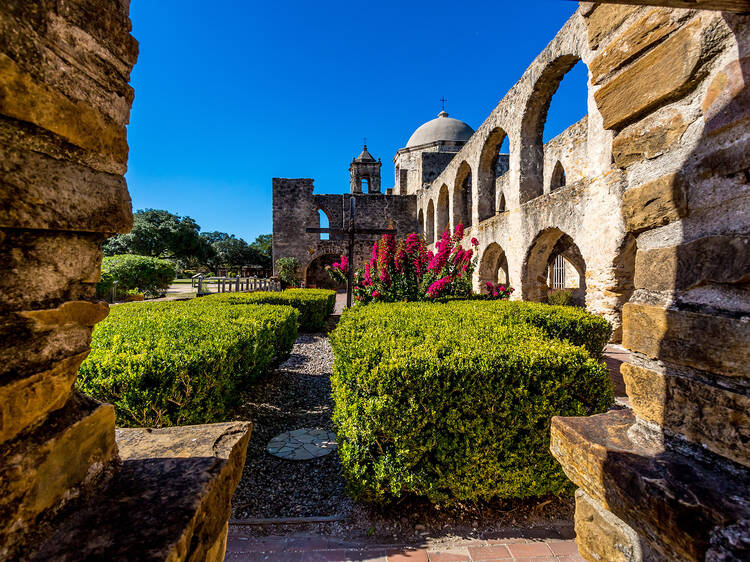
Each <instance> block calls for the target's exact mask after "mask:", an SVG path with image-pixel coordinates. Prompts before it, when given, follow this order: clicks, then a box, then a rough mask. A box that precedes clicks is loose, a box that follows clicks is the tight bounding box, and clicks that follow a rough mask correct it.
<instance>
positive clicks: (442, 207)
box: [435, 184, 451, 238]
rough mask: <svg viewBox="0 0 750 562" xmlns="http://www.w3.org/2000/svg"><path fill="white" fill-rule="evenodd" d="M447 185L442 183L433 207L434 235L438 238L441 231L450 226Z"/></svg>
mask: <svg viewBox="0 0 750 562" xmlns="http://www.w3.org/2000/svg"><path fill="white" fill-rule="evenodd" d="M448 199H449V197H448V186H447V185H445V184H443V185H442V186H441V187H440V191H438V199H437V207H435V237H436V238H440V236H442V234H443V231H444V230H445V229H447V228H450V227H451V224H450V220H451V219H450V204H449V202H448Z"/></svg>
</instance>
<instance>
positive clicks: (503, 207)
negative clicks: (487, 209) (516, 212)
mask: <svg viewBox="0 0 750 562" xmlns="http://www.w3.org/2000/svg"><path fill="white" fill-rule="evenodd" d="M498 196H499V197H498V201H497V212H498V213H504V212H505V211H507V210H508V207H507V203H506V202H505V192H504V191H500V193H498Z"/></svg>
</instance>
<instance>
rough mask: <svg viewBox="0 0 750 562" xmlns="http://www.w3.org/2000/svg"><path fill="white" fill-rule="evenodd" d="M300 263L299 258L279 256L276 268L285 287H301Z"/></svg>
mask: <svg viewBox="0 0 750 562" xmlns="http://www.w3.org/2000/svg"><path fill="white" fill-rule="evenodd" d="M299 268H300V263H299V260H298V259H297V258H279V259H277V260H276V270H277V271H278V272H279V279H281V283H282V285H283V287H284V288H286V287H299V283H300V281H299Z"/></svg>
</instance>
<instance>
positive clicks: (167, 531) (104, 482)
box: [0, 0, 249, 560]
mask: <svg viewBox="0 0 750 562" xmlns="http://www.w3.org/2000/svg"><path fill="white" fill-rule="evenodd" d="M130 28H131V25H130V20H129V17H128V2H127V0H118V1H110V2H104V1H99V0H64V1H62V0H57V1H52V0H38V1H35V2H28V1H23V0H5V1H3V2H2V3H0V260H1V263H2V264H3V265H4V266H5V267H4V274H3V275H2V277H1V278H0V312H1V313H2V322H1V323H0V340H1V341H2V342H3V345H2V349H1V350H0V558H2V559H27V558H28V559H31V558H34V557H35V556H37V557H40V558H41V559H49V558H55V557H56V556H57V557H65V556H68V557H70V556H74V557H75V558H76V559H83V558H86V556H87V555H90V556H93V557H95V558H96V557H97V556H106V558H107V559H117V558H123V557H124V558H129V559H139V558H142V556H140V555H139V554H138V553H139V552H141V553H144V552H146V551H149V552H150V553H151V554H153V555H154V556H156V557H157V558H158V557H163V558H171V559H183V558H185V557H189V556H192V555H194V554H198V555H201V554H205V555H206V557H207V559H215V560H219V559H221V556H222V553H223V551H221V548H220V546H221V545H219V546H218V547H216V548H214V550H213V551H211V552H212V554H211V555H210V556H209V550H210V548H211V547H212V545H214V544H215V543H216V542H217V541H220V539H221V536H222V532H223V527H224V526H225V524H226V521H227V519H228V515H229V511H228V510H229V497H228V496H227V492H226V491H224V492H217V490H216V489H212V490H208V489H207V488H204V489H203V490H201V491H199V492H196V490H197V489H198V487H196V488H195V489H193V490H192V491H187V490H183V497H184V498H186V501H188V500H187V498H192V499H191V500H190V501H192V502H193V503H192V504H190V505H189V506H188V507H189V509H188V510H187V511H184V510H183V511H182V512H181V513H180V515H179V516H173V517H168V519H169V520H170V521H172V522H173V523H174V525H172V526H170V525H167V524H165V523H163V522H162V524H161V527H159V530H160V533H156V532H153V531H151V532H150V536H146V535H149V533H146V532H145V531H144V532H142V530H143V529H145V528H146V527H148V526H149V525H151V526H153V523H154V521H151V522H150V523H148V522H146V521H143V520H142V519H141V520H140V521H139V519H138V517H139V513H140V514H141V515H143V514H144V513H147V512H148V511H149V507H152V508H155V507H159V508H160V509H161V511H162V512H163V513H165V512H168V510H169V509H170V506H169V505H168V504H166V503H161V504H160V506H155V505H154V504H155V503H158V502H157V501H156V499H157V498H161V499H163V498H164V497H165V496H166V495H168V491H169V490H170V489H171V486H172V484H175V483H176V482H177V480H179V479H178V478H176V475H175V474H174V473H173V474H166V473H163V474H162V478H160V479H159V480H161V482H159V483H158V484H157V482H156V481H155V480H156V479H154V478H153V476H154V473H155V472H156V473H158V472H164V471H163V464H160V462H159V461H158V460H156V459H154V458H149V459H147V460H146V459H141V461H138V462H136V463H135V464H133V463H130V461H129V460H128V459H127V458H123V457H121V456H120V455H118V440H117V439H116V436H115V423H114V409H113V407H112V406H111V405H108V404H101V403H99V402H96V401H94V400H92V399H90V398H87V397H85V396H82V395H80V394H79V393H78V392H76V391H74V390H73V384H74V381H75V378H76V375H77V372H78V367H79V366H80V364H81V362H82V361H83V360H84V359H85V358H86V356H87V354H88V352H89V344H90V336H91V330H92V328H93V326H94V325H95V324H96V323H97V322H98V321H100V320H102V319H103V318H104V317H105V316H106V315H107V312H108V307H107V305H106V304H105V303H100V302H97V301H96V298H95V283H96V282H97V281H98V280H99V271H100V265H101V257H102V253H101V244H102V242H103V241H104V239H105V238H107V237H108V236H110V235H112V234H114V233H118V232H127V231H128V230H129V229H130V227H131V225H132V214H131V204H130V197H129V195H128V191H127V187H126V185H125V179H124V177H123V174H124V173H125V170H126V165H127V158H128V145H127V142H126V130H125V126H126V124H127V122H128V118H129V113H130V106H131V103H132V101H133V90H132V88H131V87H130V86H129V84H128V81H129V77H130V71H131V69H132V67H133V65H134V64H135V62H136V58H137V55H138V44H137V42H136V41H135V39H133V37H132V36H131V35H130ZM225 429H226V428H225ZM225 429H222V430H221V431H220V432H219V433H221V432H225V433H226V434H227V440H226V442H225V449H222V451H217V452H216V454H215V455H214V457H215V458H214V462H213V463H212V464H211V466H208V465H206V466H204V467H202V468H200V467H197V466H193V470H192V472H190V471H188V470H185V471H183V473H182V476H181V478H182V480H181V482H180V484H179V486H181V487H186V485H187V483H188V482H189V481H192V482H193V483H195V482H197V481H198V480H201V479H202V480H203V482H204V483H206V485H208V484H209V483H210V482H214V481H216V479H217V478H223V479H224V484H225V485H226V486H229V487H231V486H232V482H234V483H235V485H236V480H237V479H238V478H239V474H240V471H241V466H240V467H239V469H238V468H237V466H236V465H237V463H240V465H241V463H242V459H244V445H243V443H244V444H245V445H246V441H247V437H248V432H249V425H247V424H234V425H233V426H232V428H231V429H230V430H226V431H225ZM201 431H202V430H200V429H197V430H195V432H194V434H196V435H197V434H198V433H200V432H201ZM147 442H148V439H145V440H144V443H147ZM146 448H148V447H146ZM203 452H205V451H203ZM181 454H182V456H183V457H185V459H186V462H189V461H190V459H189V457H190V448H189V447H185V448H183V450H182V451H181ZM222 455H223V456H222ZM174 468H175V471H179V470H182V468H183V467H177V466H175V467H174ZM135 473H138V474H139V475H140V476H139V477H137V478H135V477H134V474H135ZM147 474H150V475H151V476H152V478H151V481H150V484H149V479H148V478H147V477H146V475H147ZM172 476H175V479H171V478H172ZM133 478H135V479H134V480H133ZM128 479H131V480H132V482H131V484H132V485H131V486H130V487H129V489H128V484H127V483H128V482H130V480H128ZM149 486H150V487H149ZM126 489H127V490H128V491H127V492H126V491H125V490H126ZM228 489H229V492H228V494H229V495H231V490H233V487H232V488H228ZM162 491H163V494H164V495H162ZM126 493H128V494H130V500H131V503H130V504H129V505H130V508H131V511H127V510H124V509H121V510H120V512H119V513H117V514H113V513H108V512H107V511H106V509H104V507H103V506H104V505H125V504H118V498H122V497H123V495H124V494H126ZM225 496H227V497H225ZM149 498H151V500H149ZM105 500H107V501H109V502H110V503H106V501H105ZM203 500H205V503H204V506H205V509H196V507H195V506H197V505H200V502H201V501H203ZM154 511H158V509H154ZM199 512H200V513H199ZM84 514H88V517H89V518H90V519H89V520H88V523H89V526H88V528H86V526H85V525H82V524H81V523H82V522H83V519H82V518H83V517H84ZM188 514H190V516H191V517H198V522H196V523H194V524H193V525H188V523H187V520H186V519H185V517H186V516H187V515H188ZM110 518H111V519H112V520H113V521H117V527H118V528H119V529H120V531H119V532H120V537H119V540H120V542H122V543H123V544H124V543H125V541H124V537H125V536H127V535H130V536H131V537H132V538H131V540H130V541H129V542H128V543H127V544H129V545H130V548H131V550H130V551H129V552H128V551H125V550H122V548H123V547H122V546H113V545H112V544H111V543H109V542H107V541H104V542H100V543H97V541H96V540H94V538H93V537H92V534H96V530H97V529H98V528H99V526H100V523H101V521H102V520H107V519H110ZM154 520H155V519H154ZM77 525H78V526H77ZM73 529H79V534H78V535H77V540H72V539H71V537H72V536H73V535H74V534H75V533H74V532H73ZM81 533H84V534H81ZM113 533H114V531H113ZM115 535H116V533H115ZM198 537H200V539H201V540H199V541H198V544H191V543H192V542H193V539H196V538H198ZM115 538H117V537H116V536H114V535H113V540H114V539H115ZM82 539H83V540H82ZM135 539H139V540H135ZM204 539H205V540H206V541H209V540H210V541H211V542H210V544H207V545H205V548H204V545H203V544H201V543H202V541H203V540H204ZM97 545H98V547H99V551H97V550H96V548H97ZM118 549H119V550H118ZM220 551H221V552H220ZM44 552H46V554H40V553H44ZM68 559H70V558H68Z"/></svg>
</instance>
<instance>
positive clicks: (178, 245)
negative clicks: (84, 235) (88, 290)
mask: <svg viewBox="0 0 750 562" xmlns="http://www.w3.org/2000/svg"><path fill="white" fill-rule="evenodd" d="M200 229H201V228H200V226H198V223H197V222H195V221H194V220H193V219H192V218H190V217H180V216H179V215H175V214H173V213H170V212H169V211H163V210H158V209H142V210H140V211H136V212H135V214H134V216H133V229H132V230H131V231H130V232H129V233H127V234H120V235H118V236H115V237H114V238H110V239H109V240H107V242H106V243H105V244H104V247H103V249H104V255H107V256H113V255H117V254H137V255H142V256H151V257H155V258H162V259H173V260H181V261H186V262H187V261H191V260H195V261H197V262H198V263H205V262H207V261H208V260H209V259H210V258H211V256H212V254H213V248H212V247H211V244H209V243H207V242H206V241H205V240H204V239H203V238H202V237H201V236H200Z"/></svg>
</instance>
